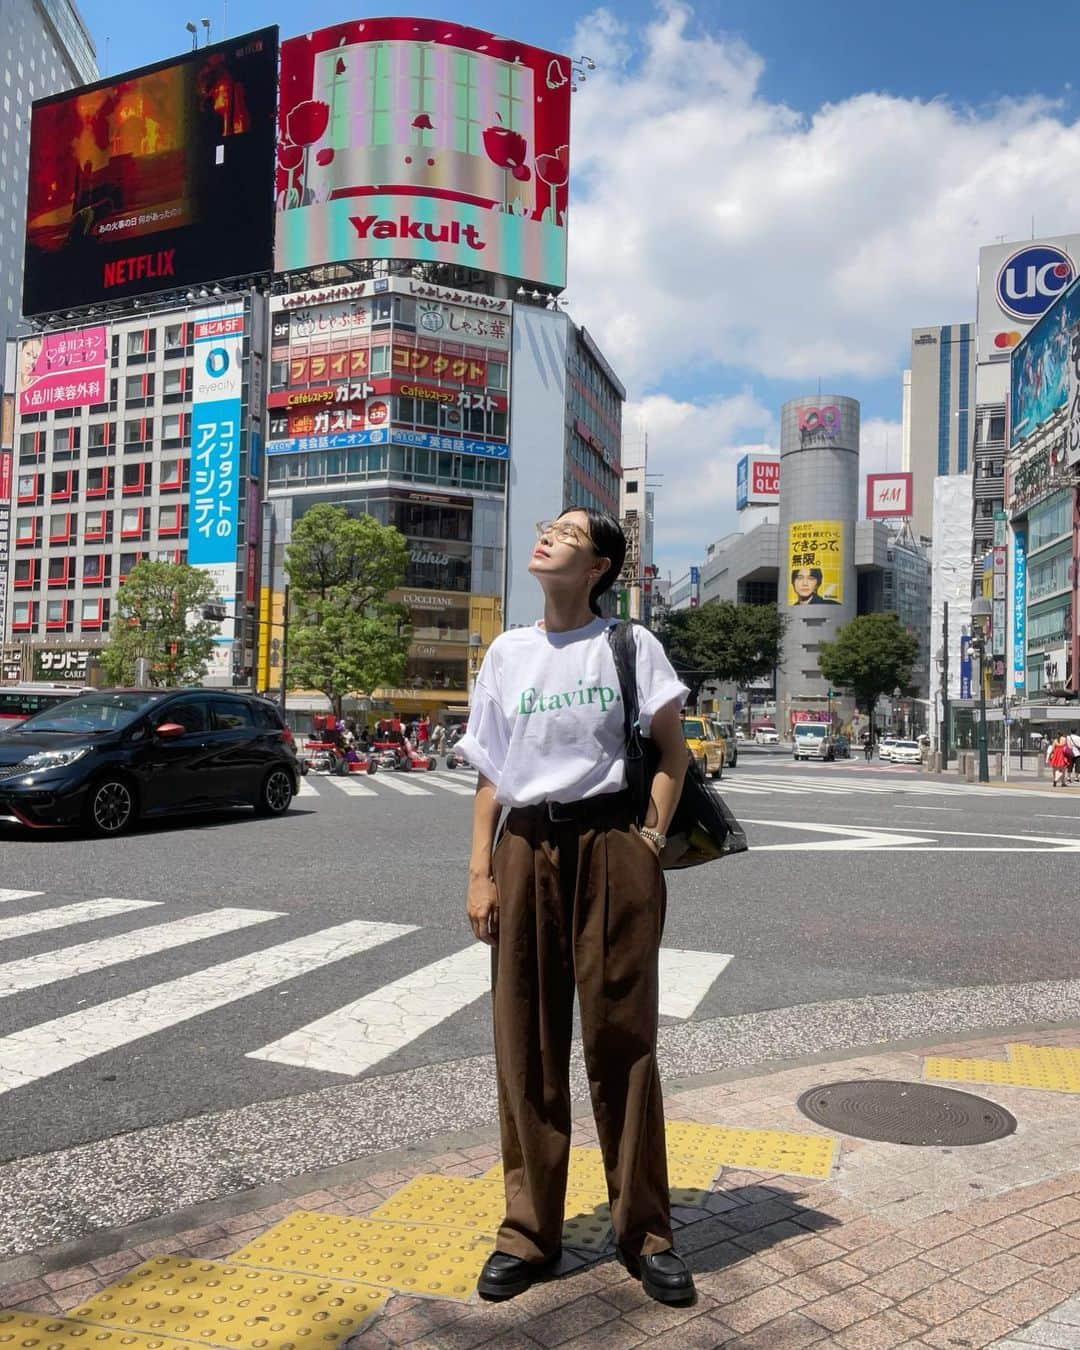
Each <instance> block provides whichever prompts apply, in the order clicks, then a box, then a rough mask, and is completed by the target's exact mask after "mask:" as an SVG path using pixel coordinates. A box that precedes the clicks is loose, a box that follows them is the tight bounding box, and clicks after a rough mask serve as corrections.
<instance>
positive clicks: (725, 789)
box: [713, 770, 1031, 797]
mask: <svg viewBox="0 0 1080 1350" xmlns="http://www.w3.org/2000/svg"><path fill="white" fill-rule="evenodd" d="M713 786H714V787H715V789H716V790H717V791H718V792H719V793H720V794H721V795H722V796H724V797H728V796H736V795H740V794H741V795H745V796H748V797H850V796H854V795H857V796H889V797H892V796H895V795H896V794H897V793H903V794H904V795H905V796H906V795H908V794H909V793H910V794H914V795H916V796H929V797H944V796H954V795H956V796H982V797H985V796H986V792H987V789H986V788H985V787H983V786H981V785H979V784H976V783H962V782H957V781H956V780H955V779H941V778H939V779H937V780H934V779H932V778H920V777H916V776H914V775H912V776H911V777H909V778H900V779H898V778H872V777H871V776H870V775H869V774H865V775H860V776H858V777H855V776H846V777H845V776H838V775H835V774H833V773H831V772H826V773H815V774H813V775H812V776H811V775H807V776H805V777H802V776H800V777H798V778H796V777H789V776H787V775H783V774H778V773H777V774H772V773H762V774H751V773H744V772H742V771H741V770H737V771H736V772H735V773H734V774H725V775H724V777H723V778H722V779H721V780H720V782H718V783H715V784H713ZM993 791H994V794H995V796H1002V795H1005V796H1026V797H1030V795H1031V792H1030V789H1028V788H1008V787H1001V786H998V785H995V787H994V788H993Z"/></svg>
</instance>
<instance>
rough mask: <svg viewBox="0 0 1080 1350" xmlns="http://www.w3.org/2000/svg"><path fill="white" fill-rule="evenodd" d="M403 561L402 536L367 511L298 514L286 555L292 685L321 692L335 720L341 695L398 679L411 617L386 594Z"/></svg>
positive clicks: (319, 509) (320, 509)
mask: <svg viewBox="0 0 1080 1350" xmlns="http://www.w3.org/2000/svg"><path fill="white" fill-rule="evenodd" d="M408 561H409V552H408V546H407V544H406V542H405V539H404V537H403V536H402V535H401V534H400V533H399V532H398V531H397V530H396V529H394V528H393V527H392V526H388V525H380V524H379V522H378V521H377V520H375V519H374V517H372V516H367V515H362V516H355V517H353V516H350V515H349V514H348V512H347V511H345V510H344V509H343V508H341V507H340V506H330V505H328V504H325V503H323V504H320V505H318V506H313V507H312V508H311V510H310V511H307V512H305V513H304V515H303V516H301V517H300V519H299V520H298V521H297V522H296V524H295V525H294V526H293V533H292V542H291V543H290V544H289V546H288V548H287V549H286V552H285V570H286V572H287V573H288V575H289V587H290V591H291V594H292V596H293V597H294V603H293V606H292V608H293V611H294V613H293V619H292V622H291V624H290V627H289V661H288V670H287V672H286V678H287V681H288V684H289V687H290V688H308V689H321V690H322V692H323V693H324V694H325V695H326V697H327V698H328V699H329V700H330V704H331V706H332V707H333V709H334V714H335V716H337V717H340V716H341V710H342V704H343V701H344V699H345V697H346V695H348V694H371V693H372V691H373V690H375V689H378V688H379V687H380V686H384V685H400V684H401V683H402V681H403V679H404V675H405V661H406V658H407V656H408V650H409V641H410V637H411V634H410V632H409V628H408V617H409V614H408V610H407V609H405V607H404V606H403V605H395V604H390V603H389V602H388V601H387V599H386V597H387V594H388V592H390V591H392V590H394V589H395V588H396V587H398V586H400V585H401V583H402V581H403V580H404V577H405V569H406V567H407V566H408Z"/></svg>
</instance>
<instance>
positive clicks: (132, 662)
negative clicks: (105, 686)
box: [101, 559, 220, 687]
mask: <svg viewBox="0 0 1080 1350" xmlns="http://www.w3.org/2000/svg"><path fill="white" fill-rule="evenodd" d="M215 598H216V597H215V591H214V582H213V579H212V578H211V577H210V576H209V575H208V573H206V572H203V571H200V570H199V569H198V568H197V567H190V566H189V565H188V564H187V563H168V562H151V561H150V560H149V559H144V560H143V561H142V562H139V563H136V564H135V566H134V567H133V568H132V569H131V571H130V572H129V573H128V575H127V577H126V578H125V580H124V582H123V583H122V584H121V586H120V588H119V590H118V591H117V593H116V601H115V604H114V606H113V613H112V619H111V621H110V624H109V641H108V644H107V645H106V646H105V647H104V648H103V650H102V653H101V665H102V669H103V670H104V671H105V677H106V679H107V680H109V682H110V683H111V684H119V685H130V684H134V683H135V681H136V678H137V676H136V671H137V662H138V661H140V660H146V661H149V663H150V681H151V683H152V684H154V685H158V686H173V687H175V686H177V685H190V684H198V683H199V682H200V681H201V680H202V679H203V677H204V676H205V674H206V667H207V665H208V664H209V662H210V656H211V653H212V652H213V650H214V637H215V635H216V634H217V633H218V632H219V630H220V625H219V624H218V623H216V622H214V621H212V620H209V619H204V618H203V617H202V609H203V606H204V605H207V604H210V603H211V602H213V601H214V600H215Z"/></svg>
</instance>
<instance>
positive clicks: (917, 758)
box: [889, 741, 923, 764]
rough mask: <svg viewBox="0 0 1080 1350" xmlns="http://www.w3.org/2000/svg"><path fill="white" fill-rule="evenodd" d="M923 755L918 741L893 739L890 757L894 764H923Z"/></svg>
mask: <svg viewBox="0 0 1080 1350" xmlns="http://www.w3.org/2000/svg"><path fill="white" fill-rule="evenodd" d="M922 756H923V751H922V746H921V745H920V744H919V742H918V741H893V743H892V745H891V746H890V747H889V759H890V760H891V761H892V762H893V763H894V764H921V763H922Z"/></svg>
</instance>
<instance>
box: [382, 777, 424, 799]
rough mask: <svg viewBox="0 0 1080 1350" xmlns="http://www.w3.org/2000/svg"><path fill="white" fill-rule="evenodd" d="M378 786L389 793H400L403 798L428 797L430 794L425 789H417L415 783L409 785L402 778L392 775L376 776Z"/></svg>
mask: <svg viewBox="0 0 1080 1350" xmlns="http://www.w3.org/2000/svg"><path fill="white" fill-rule="evenodd" d="M378 779H379V786H380V787H385V788H389V789H390V790H391V792H400V793H401V794H402V795H403V796H405V797H430V796H431V793H430V792H429V791H428V789H427V788H423V787H417V785H416V784H415V783H410V782H408V781H407V779H405V778H404V777H402V776H400V775H397V776H394V775H392V774H389V773H388V774H386V775H385V777H384V776H383V775H382V774H379V775H378Z"/></svg>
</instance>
